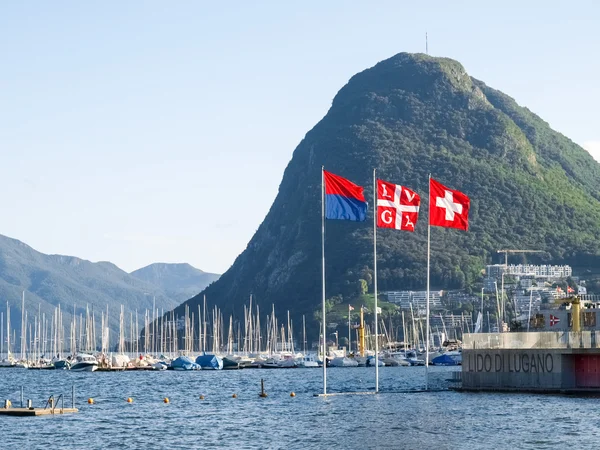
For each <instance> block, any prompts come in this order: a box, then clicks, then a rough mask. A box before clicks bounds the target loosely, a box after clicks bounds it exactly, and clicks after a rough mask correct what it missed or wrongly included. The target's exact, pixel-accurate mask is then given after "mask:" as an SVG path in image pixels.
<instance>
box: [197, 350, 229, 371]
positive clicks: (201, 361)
mask: <svg viewBox="0 0 600 450" xmlns="http://www.w3.org/2000/svg"><path fill="white" fill-rule="evenodd" d="M196 364H198V365H199V366H200V367H202V370H221V369H222V368H223V360H222V359H221V358H219V357H218V356H217V355H213V354H212V353H203V354H202V355H200V356H198V357H197V358H196Z"/></svg>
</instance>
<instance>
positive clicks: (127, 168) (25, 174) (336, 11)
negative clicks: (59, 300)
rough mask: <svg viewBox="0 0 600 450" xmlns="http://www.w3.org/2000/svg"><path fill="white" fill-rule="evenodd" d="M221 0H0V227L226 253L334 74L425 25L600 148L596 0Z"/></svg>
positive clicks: (111, 245)
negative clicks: (256, 0) (375, 0)
mask: <svg viewBox="0 0 600 450" xmlns="http://www.w3.org/2000/svg"><path fill="white" fill-rule="evenodd" d="M219 3H223V2H197V1H187V2H186V1H181V2H158V1H154V2H153V1H145V2H122V1H105V2H80V1H69V2H68V1H63V2H41V1H38V2H17V1H15V2H2V3H1V5H0V58H1V62H0V105H1V108H0V150H1V155H2V158H1V160H0V192H2V201H1V202H0V205H1V207H0V208H1V209H0V234H4V235H8V236H10V237H14V238H17V239H20V240H22V241H24V242H26V243H27V244H29V245H31V246H33V247H34V248H36V249H38V250H40V251H42V252H45V253H60V254H69V255H75V256H79V257H82V258H85V259H90V260H92V261H99V260H108V261H112V262H114V263H116V264H117V265H118V266H120V267H122V268H123V269H125V270H128V271H130V270H134V269H136V268H138V267H141V266H144V265H146V264H149V263H152V262H157V261H164V262H189V263H191V264H192V265H194V266H196V267H198V268H200V269H203V270H206V271H212V272H223V271H225V270H226V269H227V268H228V267H229V266H230V264H231V263H232V262H233V260H234V259H235V257H236V256H237V255H238V254H239V253H240V252H241V251H243V250H244V248H245V247H246V244H247V243H248V241H249V239H250V238H251V237H252V235H253V234H254V232H255V230H256V229H257V228H258V226H259V224H260V223H261V222H262V220H263V218H264V216H265V215H266V213H267V211H268V209H269V207H270V206H271V203H272V201H273V199H274V198H275V195H276V193H277V189H278V186H279V183H280V181H281V177H282V175H283V170H284V168H285V166H286V165H287V163H288V161H289V160H290V158H291V155H292V152H293V150H294V148H295V147H296V145H297V144H298V143H299V142H300V140H301V139H302V138H303V136H304V134H305V133H306V132H307V131H308V130H309V129H310V128H312V127H313V126H314V125H315V124H316V123H317V122H318V121H319V120H320V119H321V118H322V117H323V116H324V115H325V113H326V112H327V110H328V108H329V106H330V104H331V100H332V98H333V97H334V95H335V94H336V92H337V91H338V90H339V89H340V88H341V87H342V86H343V85H344V84H345V83H346V82H347V81H348V79H349V78H350V77H351V76H352V75H354V74H355V73H356V72H359V71H361V70H364V69H365V68H367V67H370V66H373V65H374V64H376V63H377V62H378V61H380V60H382V59H386V58H388V57H390V56H392V55H394V54H396V53H399V52H403V51H407V52H423V51H424V50H425V39H424V37H425V31H427V32H428V34H429V50H430V54H432V55H435V56H447V57H451V58H454V59H457V60H459V61H460V62H461V63H462V64H463V65H464V66H465V68H466V69H467V71H468V72H469V74H471V75H472V76H474V77H477V78H479V79H481V80H483V81H485V82H486V83H487V84H488V85H490V86H492V87H494V88H497V89H500V90H502V91H504V92H505V93H507V94H509V95H511V96H513V97H514V98H516V100H517V101H518V102H519V103H520V104H521V105H524V106H527V107H529V108H530V109H531V110H532V111H534V112H535V113H537V114H539V115H540V116H541V117H542V118H544V119H545V120H546V121H548V122H549V123H550V124H551V126H552V127H554V128H555V129H557V130H558V131H560V132H562V133H564V134H565V135H567V136H569V137H570V138H571V139H573V140H574V141H575V142H577V143H579V144H582V145H586V146H587V147H588V148H590V149H593V148H595V149H596V150H597V152H598V154H600V128H599V127H598V124H599V123H600V121H599V120H598V105H599V104H600V86H599V82H598V80H599V79H600V61H599V56H598V55H599V49H600V32H599V31H598V30H599V29H600V6H598V5H600V2H594V1H577V2H551V1H528V2H524V1H518V2H515V1H503V2H494V5H487V3H491V2H482V1H470V2H469V1H452V2H449V1H429V2H401V1H389V2H383V1H382V2H359V1H343V2H342V1H331V2H322V1H303V2H284V1H272V2H246V1H243V2H242V1H239V2H237V3H234V2H224V3H223V6H222V5H220V4H219ZM416 3H419V5H418V6H416ZM225 4H229V5H231V6H224V5H225Z"/></svg>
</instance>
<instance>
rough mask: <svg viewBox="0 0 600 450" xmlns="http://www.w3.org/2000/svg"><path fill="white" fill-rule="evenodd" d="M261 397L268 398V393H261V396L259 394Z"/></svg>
mask: <svg viewBox="0 0 600 450" xmlns="http://www.w3.org/2000/svg"><path fill="white" fill-rule="evenodd" d="M258 396H259V397H261V398H266V397H267V393H266V392H261V393H260V394H258Z"/></svg>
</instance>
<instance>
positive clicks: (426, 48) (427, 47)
mask: <svg viewBox="0 0 600 450" xmlns="http://www.w3.org/2000/svg"><path fill="white" fill-rule="evenodd" d="M425 54H426V55H429V44H428V42H427V31H426V32H425Z"/></svg>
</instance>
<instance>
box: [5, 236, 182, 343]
mask: <svg viewBox="0 0 600 450" xmlns="http://www.w3.org/2000/svg"><path fill="white" fill-rule="evenodd" d="M23 290H24V291H25V309H26V311H27V314H28V317H29V319H30V320H29V322H31V323H33V318H34V316H35V315H37V314H38V308H39V310H40V312H41V314H45V315H46V319H47V320H48V326H50V325H49V324H50V318H51V317H52V313H53V311H54V308H55V307H56V306H57V305H59V304H60V305H61V310H62V311H63V312H64V316H63V317H64V318H63V324H64V326H65V328H66V331H65V335H66V336H68V335H69V331H68V330H69V328H68V327H69V326H70V323H71V315H72V312H73V307H75V314H76V316H79V315H80V314H82V315H83V316H84V317H85V314H86V305H87V306H88V307H89V311H90V312H91V311H92V310H93V311H94V313H95V316H96V327H97V334H98V335H99V330H100V313H101V311H104V312H106V309H107V306H108V313H109V324H110V328H111V330H112V331H111V333H113V334H112V337H111V343H114V342H115V341H116V339H117V338H116V337H115V336H118V334H116V335H115V334H114V333H118V331H119V312H120V308H121V305H124V307H125V311H126V320H125V323H126V329H127V330H129V324H130V323H131V319H132V316H131V313H133V320H134V321H135V313H136V311H137V313H138V317H139V328H140V329H142V328H143V326H144V314H145V311H146V310H150V311H152V307H153V301H154V300H153V296H154V295H155V296H156V307H157V308H159V309H161V310H162V309H164V310H169V309H171V308H173V307H174V306H176V305H177V304H178V303H179V301H180V300H179V301H178V300H176V299H175V298H173V297H170V296H168V295H167V294H166V293H165V292H163V291H162V289H161V288H160V287H158V286H155V285H153V284H151V283H148V282H146V281H143V280H140V279H139V278H137V277H135V276H132V275H130V274H128V273H127V272H125V271H123V270H121V269H119V268H118V267H117V266H115V265H114V264H112V263H109V262H98V263H93V262H90V261H86V260H83V259H80V258H76V257H73V256H62V255H45V254H43V253H40V252H38V251H36V250H34V249H33V248H31V247H29V246H28V245H26V244H24V243H23V242H21V241H18V240H16V239H11V238H8V237H6V236H2V235H0V312H4V332H5V333H6V302H7V301H8V304H9V305H10V312H11V330H12V331H16V336H17V341H18V336H19V334H20V325H21V293H22V291H23ZM11 334H12V333H11ZM126 337H127V338H129V331H127V334H126ZM15 344H17V345H20V344H18V343H15ZM15 348H16V349H18V348H19V347H18V346H17V347H15Z"/></svg>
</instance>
